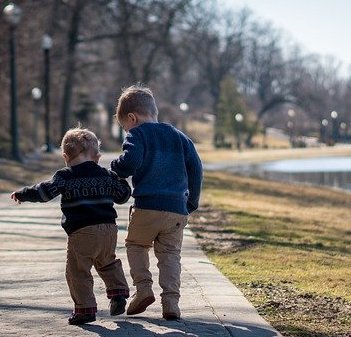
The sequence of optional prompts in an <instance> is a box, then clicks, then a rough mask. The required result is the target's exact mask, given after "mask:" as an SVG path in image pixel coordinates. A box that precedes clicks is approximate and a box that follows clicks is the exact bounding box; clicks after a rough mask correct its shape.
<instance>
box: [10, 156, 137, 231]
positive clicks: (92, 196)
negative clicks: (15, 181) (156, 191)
mask: <svg viewBox="0 0 351 337" xmlns="http://www.w3.org/2000/svg"><path fill="white" fill-rule="evenodd" d="M60 194H61V210H62V213H63V214H62V221H61V224H62V227H63V228H64V230H65V231H66V233H67V234H71V233H73V232H74V231H76V230H77V229H79V228H82V227H86V226H90V225H95V224H101V223H114V222H115V219H116V218H117V213H116V211H115V209H114V207H113V203H114V202H115V203H117V204H123V203H125V202H127V201H128V199H129V197H130V195H131V189H130V187H129V185H128V183H127V182H126V181H125V180H123V179H120V178H118V176H117V174H116V173H114V172H112V171H110V170H107V169H105V168H103V167H101V166H99V165H98V164H96V163H95V162H93V161H86V162H84V163H82V164H78V165H75V166H72V167H65V168H63V169H60V170H58V171H57V172H56V173H55V174H54V176H53V177H52V178H51V179H50V180H48V181H43V182H41V183H39V184H36V185H34V186H32V187H24V188H23V189H21V190H19V191H17V192H16V193H15V195H16V198H17V199H18V200H19V201H31V202H46V201H49V200H51V199H53V198H55V197H57V196H58V195H60Z"/></svg>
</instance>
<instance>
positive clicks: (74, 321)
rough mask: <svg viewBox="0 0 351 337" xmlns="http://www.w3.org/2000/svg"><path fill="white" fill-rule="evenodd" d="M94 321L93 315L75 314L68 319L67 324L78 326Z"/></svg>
mask: <svg viewBox="0 0 351 337" xmlns="http://www.w3.org/2000/svg"><path fill="white" fill-rule="evenodd" d="M94 321H96V316H95V314H76V313H72V315H71V317H70V318H69V319H68V324H70V325H80V324H85V323H89V322H94Z"/></svg>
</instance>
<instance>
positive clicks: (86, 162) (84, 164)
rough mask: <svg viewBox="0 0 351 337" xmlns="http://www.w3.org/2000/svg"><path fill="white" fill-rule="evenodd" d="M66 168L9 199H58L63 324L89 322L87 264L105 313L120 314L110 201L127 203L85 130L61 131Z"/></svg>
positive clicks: (92, 305)
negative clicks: (63, 247)
mask: <svg viewBox="0 0 351 337" xmlns="http://www.w3.org/2000/svg"><path fill="white" fill-rule="evenodd" d="M61 148H62V155H63V158H64V159H65V162H66V165H67V167H65V168H62V169H60V170H58V171H57V172H56V173H55V174H54V176H53V177H52V178H51V179H50V180H47V181H43V182H41V183H38V184H36V185H34V186H32V187H24V188H23V189H21V190H19V191H16V192H13V193H12V195H11V198H12V199H13V200H15V201H17V202H18V203H21V202H24V201H30V202H46V201H49V200H51V199H53V198H55V197H57V196H58V195H61V210H62V213H63V214H62V221H61V224H62V227H63V228H64V230H65V231H66V233H67V234H68V244H67V264H66V280H67V284H68V287H69V290H70V293H71V297H72V299H73V302H74V304H75V309H74V312H73V313H72V315H71V317H70V318H69V320H68V322H69V324H73V325H77V324H84V323H87V322H92V321H95V319H96V316H95V314H96V311H97V304H96V299H95V296H94V293H93V277H92V275H91V268H92V266H94V267H95V269H96V271H97V272H98V274H99V276H100V277H101V278H102V280H103V281H104V283H105V285H106V292H107V297H108V298H109V299H110V304H111V306H110V314H111V315H119V314H122V313H123V312H124V311H125V305H126V298H128V297H129V287H128V284H127V281H126V279H125V276H124V272H123V268H122V264H121V261H120V259H116V255H115V250H116V244H117V226H116V221H115V219H116V218H117V213H116V211H115V209H114V207H113V203H114V202H115V203H117V204H123V203H125V202H127V201H128V199H129V197H130V195H131V189H130V187H129V185H128V183H127V182H126V181H125V180H123V179H120V178H119V177H118V176H117V174H116V173H114V172H112V171H110V170H107V169H105V168H103V167H101V166H99V165H98V161H99V158H100V142H99V140H98V139H97V137H96V135H95V134H94V133H93V132H91V131H90V130H87V129H81V128H75V129H71V130H69V131H67V133H66V134H65V136H64V137H63V139H62V144H61Z"/></svg>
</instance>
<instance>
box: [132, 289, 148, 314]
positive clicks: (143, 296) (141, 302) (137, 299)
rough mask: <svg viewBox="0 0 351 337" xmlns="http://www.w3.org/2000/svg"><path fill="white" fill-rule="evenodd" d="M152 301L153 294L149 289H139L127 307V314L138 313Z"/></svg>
mask: <svg viewBox="0 0 351 337" xmlns="http://www.w3.org/2000/svg"><path fill="white" fill-rule="evenodd" d="M154 302H155V296H154V293H153V292H152V290H151V289H144V290H142V291H140V290H139V291H137V292H136V293H135V294H134V295H133V299H132V301H131V302H130V304H129V306H128V309H127V315H136V314H140V313H142V312H144V311H145V310H146V308H147V307H148V306H149V305H150V304H152V303H154Z"/></svg>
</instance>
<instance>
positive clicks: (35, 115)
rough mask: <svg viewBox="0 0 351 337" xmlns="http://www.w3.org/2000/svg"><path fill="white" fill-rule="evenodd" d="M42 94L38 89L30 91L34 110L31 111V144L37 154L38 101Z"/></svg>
mask: <svg viewBox="0 0 351 337" xmlns="http://www.w3.org/2000/svg"><path fill="white" fill-rule="evenodd" d="M41 96H42V93H41V90H40V89H39V88H33V89H32V98H33V101H34V110H33V143H34V147H35V151H36V152H37V150H38V148H39V143H38V129H39V125H38V122H39V101H40V99H41Z"/></svg>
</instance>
